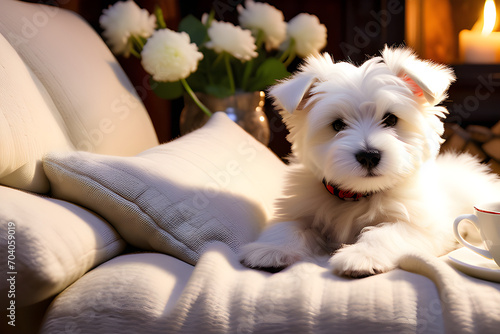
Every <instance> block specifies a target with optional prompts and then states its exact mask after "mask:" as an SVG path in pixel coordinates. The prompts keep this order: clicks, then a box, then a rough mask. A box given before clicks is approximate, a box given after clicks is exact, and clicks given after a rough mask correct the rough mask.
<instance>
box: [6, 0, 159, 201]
mask: <svg viewBox="0 0 500 334" xmlns="http://www.w3.org/2000/svg"><path fill="white" fill-rule="evenodd" d="M0 33H1V34H2V35H3V38H0V48H1V50H2V53H1V56H0V61H1V63H0V65H1V66H0V73H1V78H0V80H2V81H0V84H1V87H2V90H1V92H0V97H1V98H2V100H1V101H2V103H1V104H0V119H2V120H3V121H2V122H0V127H1V128H0V130H1V132H0V139H1V141H0V159H1V160H2V164H1V165H0V184H5V185H9V186H12V187H17V188H21V189H26V190H31V191H36V192H46V191H48V185H47V182H46V179H45V178H44V175H43V172H42V170H41V168H40V167H41V164H40V158H41V156H42V155H43V154H44V153H46V152H49V151H52V150H53V149H62V148H64V149H73V148H76V149H78V150H83V151H90V152H96V153H103V154H112V155H121V156H127V155H134V154H137V153H139V152H141V151H143V150H145V149H147V148H150V147H153V146H155V145H157V144H158V140H157V138H156V134H155V132H154V129H153V126H152V123H151V120H150V119H149V117H148V114H147V112H146V110H145V108H144V105H143V104H142V102H141V101H140V99H139V97H138V96H137V94H136V92H135V90H134V87H133V86H132V84H131V83H130V81H129V80H128V79H127V77H126V75H125V73H124V72H123V70H122V69H121V67H120V66H119V64H118V62H117V61H116V59H115V58H114V56H113V55H112V54H111V52H110V51H109V49H108V48H107V46H106V45H105V44H104V42H103V41H102V39H101V38H100V37H99V35H97V34H96V33H95V31H94V30H93V29H92V28H91V27H90V26H89V25H88V24H87V23H86V22H85V21H84V20H82V19H81V18H80V17H78V16H76V15H75V14H73V13H71V12H69V11H65V10H62V9H60V8H57V7H49V6H45V5H39V4H30V3H24V2H20V1H13V0H1V1H0ZM7 42H8V43H10V45H11V47H9V45H8V44H7ZM16 52H17V54H18V55H19V56H16V54H15V53H16Z"/></svg>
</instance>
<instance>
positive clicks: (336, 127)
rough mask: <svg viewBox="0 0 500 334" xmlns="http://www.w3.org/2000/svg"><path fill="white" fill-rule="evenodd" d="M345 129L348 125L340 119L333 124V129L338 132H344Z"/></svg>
mask: <svg viewBox="0 0 500 334" xmlns="http://www.w3.org/2000/svg"><path fill="white" fill-rule="evenodd" d="M345 127H346V124H345V123H344V121H343V120H341V119H338V120H336V121H335V122H333V123H332V128H333V129H334V130H335V131H337V132H339V131H342V130H344V128H345Z"/></svg>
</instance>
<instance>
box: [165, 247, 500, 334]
mask: <svg viewBox="0 0 500 334" xmlns="http://www.w3.org/2000/svg"><path fill="white" fill-rule="evenodd" d="M326 260H327V259H321V260H318V262H317V263H310V262H302V263H297V264H295V265H293V266H291V267H289V268H287V269H285V270H283V271H281V272H279V273H275V274H271V273H267V272H261V271H257V270H250V269H247V268H244V267H243V266H242V265H241V264H240V263H239V262H238V259H237V258H236V255H235V254H234V253H233V252H232V251H231V250H230V249H229V248H227V247H226V246H223V245H216V246H213V247H212V248H211V249H210V250H209V251H208V252H207V253H205V255H204V256H203V257H202V259H201V260H200V262H199V263H198V265H197V266H196V268H195V271H194V273H193V275H192V276H191V280H190V281H189V282H188V284H187V286H186V288H185V290H184V292H183V294H182V296H181V297H180V299H179V300H178V303H177V304H176V307H175V309H174V310H173V312H172V313H171V314H170V315H169V316H168V319H165V320H167V321H166V322H165V323H164V324H165V326H166V328H165V329H167V328H168V330H167V331H168V332H169V333H171V332H179V333H181V332H182V333H185V332H197V331H198V330H199V329H200V328H204V329H205V331H204V333H342V332H346V333H498V332H499V330H500V284H497V283H492V282H488V281H484V280H480V279H476V278H472V277H469V276H466V275H465V274H463V273H461V272H459V271H456V270H455V269H454V268H452V267H451V266H450V265H449V264H447V263H446V262H445V260H444V259H441V258H435V257H427V256H424V255H407V256H404V257H402V258H401V260H400V268H401V269H396V270H393V271H391V272H389V273H385V274H381V275H375V276H372V277H367V278H363V279H347V278H341V277H337V276H334V275H333V274H331V273H330V272H329V270H328V269H327V267H326ZM207 324H210V325H209V327H208V328H207Z"/></svg>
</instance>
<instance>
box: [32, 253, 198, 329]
mask: <svg viewBox="0 0 500 334" xmlns="http://www.w3.org/2000/svg"><path fill="white" fill-rule="evenodd" d="M193 270H194V267H193V266H191V265H189V264H187V263H185V262H182V261H179V260H178V259H175V258H173V257H171V256H168V255H164V254H154V253H142V254H128V255H123V256H119V257H117V258H114V259H112V260H110V261H108V262H106V263H104V264H102V265H101V266H99V267H97V268H96V269H94V270H92V271H91V272H89V273H87V274H86V275H85V276H83V277H82V278H81V279H79V280H78V282H76V283H75V284H74V285H72V286H71V287H69V288H68V289H67V290H65V291H64V292H63V293H61V294H60V295H59V296H57V297H56V299H55V300H54V302H53V303H52V306H51V307H50V308H49V311H48V312H47V314H46V316H45V321H44V323H43V326H42V330H41V333H59V331H61V330H63V329H66V330H68V326H73V327H72V329H73V331H71V332H72V333H73V332H75V333H149V332H148V331H146V332H144V331H143V329H144V326H145V325H147V324H149V323H151V322H154V323H156V322H157V321H158V319H159V318H160V319H161V318H163V317H164V316H165V315H166V314H168V313H169V312H171V310H172V309H173V308H174V307H175V303H176V302H177V300H178V298H179V296H180V295H181V293H182V291H183V289H184V287H185V286H186V284H187V282H188V280H189V278H190V276H191V274H192V272H193ZM75 320H76V321H75ZM162 332H164V333H168V332H169V331H168V329H167V328H165V329H164V330H163V331H162Z"/></svg>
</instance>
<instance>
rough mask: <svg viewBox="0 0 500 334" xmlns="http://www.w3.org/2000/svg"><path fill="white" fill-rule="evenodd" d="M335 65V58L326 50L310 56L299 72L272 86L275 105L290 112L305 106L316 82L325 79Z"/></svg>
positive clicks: (271, 93) (271, 91)
mask: <svg viewBox="0 0 500 334" xmlns="http://www.w3.org/2000/svg"><path fill="white" fill-rule="evenodd" d="M333 66H334V62H333V58H332V56H330V55H329V54H328V53H326V52H325V53H323V54H320V55H313V56H309V57H308V58H307V59H306V61H305V62H304V64H303V65H301V66H300V68H299V71H298V72H297V74H294V75H293V76H292V77H291V78H289V79H286V80H283V81H281V82H279V83H278V84H277V85H275V86H273V87H271V89H270V90H269V93H270V95H271V96H272V97H273V98H274V103H275V105H276V106H277V107H279V108H281V109H283V110H286V111H287V112H289V113H290V114H293V112H294V111H295V110H300V109H302V108H304V105H305V102H307V99H308V97H310V96H311V94H310V93H311V88H312V87H313V86H314V83H315V82H317V81H324V80H325V75H326V73H330V72H331V71H332V69H333Z"/></svg>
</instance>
